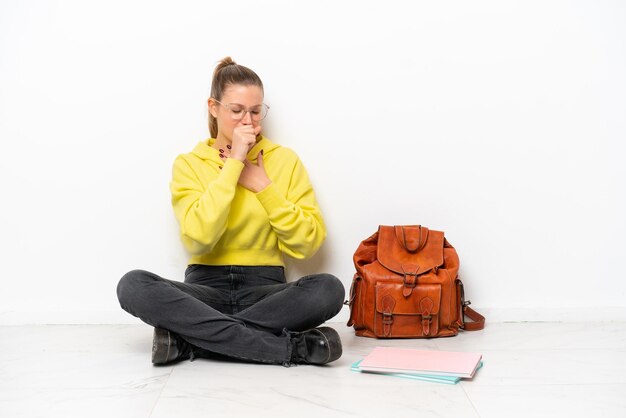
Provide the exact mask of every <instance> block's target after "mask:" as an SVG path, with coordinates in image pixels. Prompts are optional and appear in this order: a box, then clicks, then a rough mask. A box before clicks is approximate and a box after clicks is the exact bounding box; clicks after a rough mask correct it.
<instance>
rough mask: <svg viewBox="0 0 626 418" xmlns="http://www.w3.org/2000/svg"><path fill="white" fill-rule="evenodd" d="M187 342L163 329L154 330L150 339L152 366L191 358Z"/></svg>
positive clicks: (191, 354)
mask: <svg viewBox="0 0 626 418" xmlns="http://www.w3.org/2000/svg"><path fill="white" fill-rule="evenodd" d="M192 350H193V347H192V345H191V344H189V343H188V342H187V341H185V340H183V339H182V338H180V337H179V336H178V335H176V334H174V333H173V332H170V331H168V330H166V329H163V328H155V329H154V336H153V337H152V364H154V365H162V364H167V363H173V362H177V361H182V360H187V359H189V358H191V357H192V356H193V351H192Z"/></svg>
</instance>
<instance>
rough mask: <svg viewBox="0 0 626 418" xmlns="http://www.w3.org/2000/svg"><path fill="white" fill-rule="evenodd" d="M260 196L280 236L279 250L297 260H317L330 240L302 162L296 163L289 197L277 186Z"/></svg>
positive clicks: (270, 187) (267, 189) (270, 186)
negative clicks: (318, 252)
mask: <svg viewBox="0 0 626 418" xmlns="http://www.w3.org/2000/svg"><path fill="white" fill-rule="evenodd" d="M256 196H257V198H258V200H259V202H261V205H263V207H264V208H265V210H266V212H267V214H268V216H269V220H270V224H271V226H272V229H273V230H274V232H275V233H276V235H277V236H278V248H279V249H280V250H281V251H282V252H283V253H285V254H287V255H288V256H290V257H294V258H299V259H303V258H308V257H311V256H313V254H315V252H316V251H317V250H318V249H319V248H320V246H321V245H322V243H323V242H324V239H325V238H326V227H325V225H324V220H323V218H322V213H321V211H320V209H319V207H318V205H317V201H316V199H315V193H314V192H313V187H312V186H311V183H310V181H309V176H308V174H307V172H306V170H305V168H304V166H303V165H302V163H301V162H300V160H299V159H297V160H296V162H295V165H294V169H293V171H292V173H291V178H290V181H289V189H288V191H287V196H286V197H285V196H283V195H282V194H281V193H280V191H279V189H278V187H277V186H276V185H274V184H273V183H272V184H270V185H269V186H267V187H266V188H265V189H263V190H262V191H260V192H259V193H257V194H256Z"/></svg>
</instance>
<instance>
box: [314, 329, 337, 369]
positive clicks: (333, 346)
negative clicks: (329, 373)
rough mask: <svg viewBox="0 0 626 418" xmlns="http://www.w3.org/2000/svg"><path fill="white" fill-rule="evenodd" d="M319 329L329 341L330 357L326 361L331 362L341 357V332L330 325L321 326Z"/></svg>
mask: <svg viewBox="0 0 626 418" xmlns="http://www.w3.org/2000/svg"><path fill="white" fill-rule="evenodd" d="M317 330H318V331H321V333H322V335H323V336H324V338H325V339H326V342H327V343H328V348H329V350H328V359H327V360H326V361H325V363H330V362H332V361H335V360H337V359H339V357H341V355H342V354H343V349H342V347H341V338H339V333H337V331H335V330H334V329H333V328H330V327H319V328H317Z"/></svg>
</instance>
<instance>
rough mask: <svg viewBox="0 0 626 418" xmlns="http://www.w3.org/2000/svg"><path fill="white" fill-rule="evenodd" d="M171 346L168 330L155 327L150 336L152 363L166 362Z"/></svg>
mask: <svg viewBox="0 0 626 418" xmlns="http://www.w3.org/2000/svg"><path fill="white" fill-rule="evenodd" d="M171 346H172V338H171V336H170V332H169V331H168V330H166V329H163V328H155V329H154V335H153V336H152V364H165V363H167V361H168V358H169V356H170V347H171Z"/></svg>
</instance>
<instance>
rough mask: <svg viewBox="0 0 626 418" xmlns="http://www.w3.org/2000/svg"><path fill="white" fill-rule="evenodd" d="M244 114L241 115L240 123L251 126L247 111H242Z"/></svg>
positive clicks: (250, 117) (250, 118)
mask: <svg viewBox="0 0 626 418" xmlns="http://www.w3.org/2000/svg"><path fill="white" fill-rule="evenodd" d="M244 112H246V113H245V114H244V115H243V119H241V123H243V124H244V125H251V124H252V116H251V115H250V112H249V111H247V110H244Z"/></svg>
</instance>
